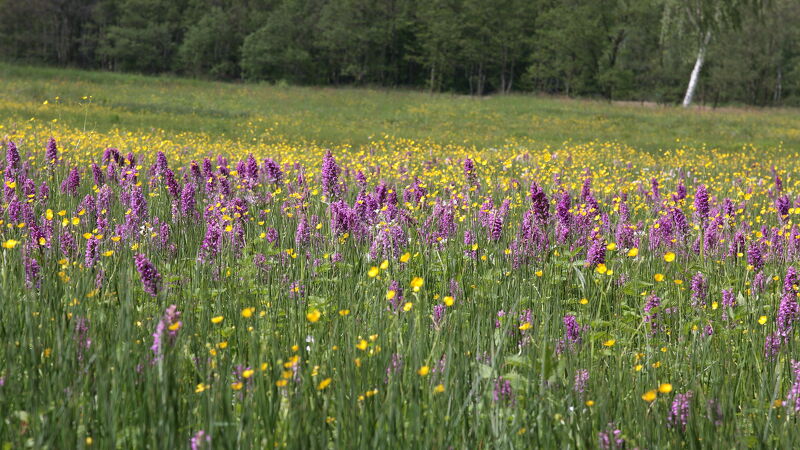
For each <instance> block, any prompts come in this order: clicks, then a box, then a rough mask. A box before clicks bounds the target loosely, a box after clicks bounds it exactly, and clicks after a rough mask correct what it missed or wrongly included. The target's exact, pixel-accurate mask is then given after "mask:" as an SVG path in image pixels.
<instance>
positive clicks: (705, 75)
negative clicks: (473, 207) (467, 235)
mask: <svg viewBox="0 0 800 450" xmlns="http://www.w3.org/2000/svg"><path fill="white" fill-rule="evenodd" d="M0 58H2V59H4V60H6V61H19V62H26V63H35V64H52V65H59V66H70V67H82V68H96V69H104V70H112V71H126V72H127V71H131V72H141V73H176V74H182V75H188V76H196V77H203V78H214V79H220V80H246V81H261V80H264V81H269V82H279V83H291V84H308V85H342V84H349V85H378V86H389V87H396V86H401V87H413V88H421V89H430V90H432V91H445V92H457V93H469V94H473V95H485V94H493V93H507V92H512V91H535V92H544V93H548V94H555V95H569V96H589V97H601V98H607V99H613V100H641V101H655V102H666V103H679V102H681V101H684V102H687V100H688V101H691V95H689V96H686V92H687V85H688V84H690V83H689V80H690V76H691V78H692V79H693V80H695V81H696V86H697V90H696V92H695V93H694V100H695V101H700V102H703V103H706V104H713V105H716V104H720V103H726V104H729V103H746V104H754V105H800V1H798V0H770V1H747V0H492V1H486V0H26V1H18V0H0ZM692 75H694V76H692ZM685 97H687V98H685Z"/></svg>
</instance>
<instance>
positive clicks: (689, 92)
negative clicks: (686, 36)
mask: <svg viewBox="0 0 800 450" xmlns="http://www.w3.org/2000/svg"><path fill="white" fill-rule="evenodd" d="M710 40H711V32H710V31H709V32H706V35H705V37H704V38H703V42H701V43H700V48H699V49H698V50H697V60H696V61H695V62H694V69H692V76H691V77H689V86H687V87H686V95H685V96H684V97H683V107H684V108H686V107H688V106H689V105H691V104H692V100H693V99H694V91H695V90H697V80H698V79H699V78H700V70H701V69H702V68H703V63H704V62H705V60H706V48H707V47H708V42H709V41H710Z"/></svg>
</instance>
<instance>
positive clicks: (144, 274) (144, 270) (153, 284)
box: [133, 253, 161, 297]
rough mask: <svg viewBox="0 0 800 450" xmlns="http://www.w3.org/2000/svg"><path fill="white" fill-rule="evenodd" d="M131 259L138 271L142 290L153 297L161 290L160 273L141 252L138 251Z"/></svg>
mask: <svg viewBox="0 0 800 450" xmlns="http://www.w3.org/2000/svg"><path fill="white" fill-rule="evenodd" d="M133 259H134V262H135V264H136V270H137V271H139V276H140V277H141V279H142V286H143V287H144V291H145V292H147V293H148V294H150V295H152V296H153V297H155V296H156V295H158V291H160V290H161V274H159V273H158V270H156V268H155V266H154V265H153V263H151V262H150V260H149V259H147V257H145V256H144V255H143V254H141V253H138V254H136V255H135V256H134V257H133Z"/></svg>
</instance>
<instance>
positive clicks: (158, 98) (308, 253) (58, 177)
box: [0, 65, 800, 449]
mask: <svg viewBox="0 0 800 450" xmlns="http://www.w3.org/2000/svg"><path fill="white" fill-rule="evenodd" d="M0 80H2V82H3V85H4V89H3V91H2V92H0V96H2V103H0V124H2V128H0V136H2V144H3V149H4V151H5V158H4V159H3V160H2V162H0V167H2V173H3V183H4V184H3V193H2V195H3V197H2V206H3V210H2V216H0V221H1V222H0V244H1V245H2V247H0V255H2V256H1V257H2V263H0V280H2V291H0V311H2V318H1V319H0V363H1V364H0V417H1V418H2V420H0V446H2V448H3V449H6V448H23V447H34V448H89V447H97V448H187V447H188V448H192V449H197V448H269V447H276V448H284V447H285V448H373V447H381V448H383V447H386V448H395V447H404V448H431V447H432V448H449V447H453V448H519V447H523V448H527V447H532V448H541V447H543V448H603V449H611V448H673V447H688V448H700V447H703V448H705V447H724V448H731V447H735V448H750V447H767V448H792V447H793V446H794V445H797V443H798V441H800V431H798V426H797V425H798V423H797V420H798V413H800V362H798V360H800V352H798V332H796V331H794V327H795V326H798V320H800V306H798V303H797V292H798V290H799V289H800V288H798V285H800V276H799V275H798V273H797V270H796V265H797V264H796V262H797V260H798V258H799V257H800V229H799V228H798V227H797V224H796V223H795V222H794V220H795V219H794V218H795V217H797V216H800V200H798V195H799V194H800V192H798V185H800V179H798V178H797V176H796V175H795V174H796V173H797V171H798V169H800V159H799V158H798V156H800V154H799V152H798V149H797V144H798V142H797V141H798V123H799V121H798V120H797V118H798V113H797V111H793V110H770V111H744V110H734V109H731V110H723V111H705V110H702V111H682V110H677V109H674V108H669V107H653V108H650V107H642V106H633V105H612V104H607V103H597V102H589V101H572V100H562V99H547V98H536V97H526V96H509V97H498V98H490V99H485V100H477V99H470V98H464V97H454V96H430V95H427V94H422V93H409V92H398V91H370V90H353V89H347V90H337V89H308V88H299V87H280V86H253V85H229V84H216V83H208V82H201V81H191V80H180V79H170V78H145V77H135V76H120V75H109V74H98V73H90V72H78V71H55V70H52V69H33V68H25V67H18V66H6V65H3V66H0ZM84 97H85V98H84ZM533 118H537V119H536V120H534V119H533ZM532 124H537V125H536V126H533V125H532Z"/></svg>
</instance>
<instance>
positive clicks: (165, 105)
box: [0, 64, 800, 151]
mask: <svg viewBox="0 0 800 450" xmlns="http://www.w3.org/2000/svg"><path fill="white" fill-rule="evenodd" d="M0 84H2V85H3V87H4V88H3V90H2V91H0V119H2V121H3V122H4V123H7V124H9V123H12V122H14V121H18V122H21V121H24V120H27V119H29V118H31V117H36V118H38V119H43V120H52V119H58V120H59V121H60V122H62V123H64V124H66V125H68V126H72V127H76V128H79V129H89V130H97V131H106V130H109V129H111V128H120V129H123V130H148V129H151V128H162V129H165V130H167V131H170V132H182V131H189V132H203V133H208V134H210V135H225V136H228V137H233V138H236V137H240V136H243V135H244V134H245V133H244V132H245V130H247V131H252V130H253V129H254V128H258V129H262V130H263V129H271V130H272V133H271V134H273V135H275V136H282V137H285V138H286V139H288V140H290V141H300V140H315V141H318V142H322V143H330V144H340V143H352V144H354V145H358V144H364V143H366V142H368V141H369V140H371V139H372V138H379V137H380V136H381V135H382V134H384V133H385V134H388V135H392V136H395V137H400V138H413V139H430V140H432V141H434V142H437V143H450V142H453V143H458V144H474V145H476V146H479V147H481V146H499V145H502V144H503V143H505V142H507V141H509V140H512V141H513V140H517V141H528V140H533V141H535V142H536V143H537V145H550V146H554V147H558V146H561V145H562V144H563V143H564V142H566V141H570V142H573V143H583V142H587V141H591V140H599V141H603V142H605V141H617V142H620V143H623V144H626V145H630V146H632V147H635V148H638V149H642V150H647V151H657V150H659V149H670V148H675V147H679V146H681V145H684V144H686V145H690V146H697V147H699V146H702V145H704V144H707V145H708V146H709V147H718V148H720V149H723V150H737V149H739V148H741V147H742V146H743V145H748V146H749V145H750V144H752V146H754V147H756V148H765V147H774V146H778V145H780V144H781V143H783V145H784V146H785V147H787V148H792V147H796V146H797V145H798V144H800V111H798V110H794V109H767V110H759V109H752V110H744V109H719V110H699V109H692V110H688V111H687V110H683V109H681V108H677V107H665V106H649V105H641V104H625V105H622V104H612V103H609V102H603V101H588V100H565V99H558V98H548V97H540V96H531V95H506V96H493V97H488V98H474V97H468V96H456V95H446V94H436V95H430V94H425V93H420V92H412V91H403V90H373V89H354V88H342V89H334V88H306V87H287V86H274V85H269V84H229V83H219V82H207V81H197V80H188V79H180V78H171V77H146V76H136V75H120V74H111V73H101V72H87V71H80V70H61V69H43V68H31V67H22V66H16V65H7V64H4V65H0ZM84 96H91V99H87V100H83V99H82V98H83V97H84ZM56 97H59V100H58V101H56ZM45 100H46V101H48V105H43V104H42V103H43V102H44V101H45ZM677 140H680V142H678V141H677Z"/></svg>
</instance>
